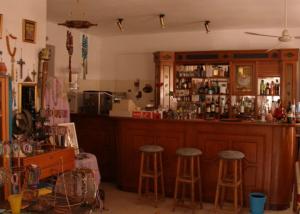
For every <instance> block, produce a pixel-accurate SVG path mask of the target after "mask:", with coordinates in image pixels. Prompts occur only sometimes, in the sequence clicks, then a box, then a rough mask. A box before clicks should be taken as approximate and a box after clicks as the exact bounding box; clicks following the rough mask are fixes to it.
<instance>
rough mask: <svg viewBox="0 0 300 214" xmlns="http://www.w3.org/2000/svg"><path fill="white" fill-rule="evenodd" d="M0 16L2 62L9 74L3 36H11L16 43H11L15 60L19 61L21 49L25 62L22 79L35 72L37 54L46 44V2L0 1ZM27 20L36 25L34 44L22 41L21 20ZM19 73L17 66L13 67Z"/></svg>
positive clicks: (7, 56)
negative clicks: (1, 19) (1, 18)
mask: <svg viewBox="0 0 300 214" xmlns="http://www.w3.org/2000/svg"><path fill="white" fill-rule="evenodd" d="M0 5H1V6H0V14H3V32H2V39H0V50H1V51H3V60H4V62H5V63H6V66H7V68H8V70H9V73H10V69H11V66H10V56H9V54H8V51H7V49H6V40H5V36H6V35H7V33H8V34H10V33H11V34H13V35H14V36H16V37H17V42H16V43H15V42H14V41H13V42H11V46H12V48H13V47H14V46H15V45H16V47H17V53H16V60H19V59H20V56H21V48H22V52H23V59H24V61H25V63H26V64H25V66H24V71H25V74H23V78H25V77H26V76H27V72H28V71H29V72H31V71H32V70H33V65H35V70H36V71H37V64H38V53H39V51H40V50H41V49H42V48H44V47H45V44H46V23H47V2H46V0H26V1H23V0H9V1H8V0H0ZM23 19H29V20H32V21H35V22H36V23H37V31H36V43H35V44H32V43H27V42H23V41H22V20H23ZM15 68H17V69H18V71H19V66H18V65H17V66H15Z"/></svg>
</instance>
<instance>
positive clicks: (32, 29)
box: [23, 19, 36, 43]
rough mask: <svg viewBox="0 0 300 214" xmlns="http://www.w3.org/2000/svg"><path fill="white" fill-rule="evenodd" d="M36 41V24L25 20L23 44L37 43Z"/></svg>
mask: <svg viewBox="0 0 300 214" xmlns="http://www.w3.org/2000/svg"><path fill="white" fill-rule="evenodd" d="M35 41H36V22H35V21H31V20H28V19H23V42H29V43H35Z"/></svg>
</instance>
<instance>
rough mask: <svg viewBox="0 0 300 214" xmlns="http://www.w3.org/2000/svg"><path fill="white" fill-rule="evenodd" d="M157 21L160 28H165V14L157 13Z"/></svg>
mask: <svg viewBox="0 0 300 214" xmlns="http://www.w3.org/2000/svg"><path fill="white" fill-rule="evenodd" d="M159 22H160V27H161V28H162V29H164V28H166V22H165V14H159Z"/></svg>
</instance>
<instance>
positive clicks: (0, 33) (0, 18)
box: [0, 14, 3, 39]
mask: <svg viewBox="0 0 300 214" xmlns="http://www.w3.org/2000/svg"><path fill="white" fill-rule="evenodd" d="M2 28H3V15H2V14H0V39H2Z"/></svg>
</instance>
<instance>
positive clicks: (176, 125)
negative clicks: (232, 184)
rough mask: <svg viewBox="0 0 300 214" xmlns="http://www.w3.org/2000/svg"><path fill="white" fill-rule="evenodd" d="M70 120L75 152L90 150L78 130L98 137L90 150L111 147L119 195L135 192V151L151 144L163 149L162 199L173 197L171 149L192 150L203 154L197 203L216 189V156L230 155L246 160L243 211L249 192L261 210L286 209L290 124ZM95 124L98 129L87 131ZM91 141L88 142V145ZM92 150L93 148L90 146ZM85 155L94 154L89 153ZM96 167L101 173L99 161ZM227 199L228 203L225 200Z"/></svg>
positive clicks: (78, 117) (292, 156) (292, 144)
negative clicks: (261, 201)
mask: <svg viewBox="0 0 300 214" xmlns="http://www.w3.org/2000/svg"><path fill="white" fill-rule="evenodd" d="M74 118H75V119H74ZM72 120H73V121H75V122H76V128H77V133H78V136H79V145H80V146H81V145H83V144H84V145H85V147H91V146H88V145H87V144H89V142H88V141H87V138H86V137H85V138H83V137H80V136H82V135H83V131H82V130H80V127H85V129H86V130H87V129H90V130H94V132H95V133H94V135H99V137H101V139H102V140H101V139H99V140H98V141H97V142H95V143H96V144H101V143H103V142H104V141H105V139H108V138H109V139H110V140H111V143H110V144H111V145H114V146H115V147H114V148H115V152H116V153H114V154H111V158H112V159H114V160H112V162H113V163H114V164H113V165H112V168H110V170H111V171H115V170H116V171H115V173H116V174H115V175H116V181H117V183H118V185H119V187H120V188H121V189H122V190H125V191H134V192H137V185H138V173H139V160H140V159H139V158H140V156H139V147H140V146H142V145H144V144H157V145H160V146H162V147H164V152H163V166H164V174H165V188H166V194H167V195H168V196H173V191H174V185H175V172H176V149H178V148H180V147H196V148H199V149H200V150H201V151H202V152H203V154H202V157H201V173H202V185H203V200H204V201H206V202H213V201H214V196H215V191H216V184H217V174H218V163H219V162H218V152H219V151H221V150H226V149H232V150H239V151H241V152H243V153H244V154H245V155H246V157H245V159H244V161H243V182H244V183H243V191H244V200H245V201H246V205H248V198H249V197H248V195H249V193H250V192H254V191H259V192H263V193H265V194H266V195H267V204H266V208H267V209H273V210H282V209H286V208H288V207H289V205H290V202H291V198H292V188H293V180H294V162H295V158H296V138H295V136H296V126H295V125H293V124H279V123H262V122H222V121H204V120H149V119H133V118H121V117H112V118H110V117H101V116H83V115H76V116H75V115H73V116H72ZM83 121H86V122H85V124H86V125H84V126H80V124H82V122H83ZM88 121H89V122H88ZM92 121H94V122H92ZM95 124H98V125H99V126H98V127H92V126H95ZM78 127H79V129H78ZM99 127H100V128H99ZM94 128H96V129H94ZM107 129H109V132H107V131H105V130H107ZM97 130H99V131H97ZM101 130H102V131H101ZM89 133H91V131H90V132H89ZM108 134H109V135H110V137H106V138H103V135H108ZM85 136H86V135H85ZM92 138H93V137H91V136H89V139H92ZM94 138H95V139H97V137H94ZM106 143H107V142H106ZM92 147H94V148H95V147H96V145H93V146H92ZM90 152H93V153H95V152H97V151H96V150H95V149H92V151H90ZM96 155H97V154H96ZM99 158H101V157H98V159H99ZM102 159H103V158H102ZM99 165H100V168H101V165H102V164H101V161H100V163H99ZM101 173H102V171H101ZM229 193H230V192H229ZM227 196H228V197H229V198H230V194H228V195H227Z"/></svg>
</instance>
